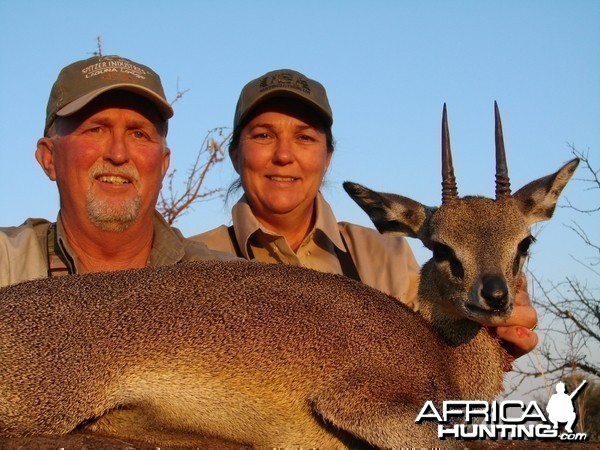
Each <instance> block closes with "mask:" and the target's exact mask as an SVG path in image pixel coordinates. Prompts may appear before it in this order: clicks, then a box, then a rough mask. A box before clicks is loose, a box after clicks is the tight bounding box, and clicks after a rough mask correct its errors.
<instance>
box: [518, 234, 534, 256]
mask: <svg viewBox="0 0 600 450" xmlns="http://www.w3.org/2000/svg"><path fill="white" fill-rule="evenodd" d="M534 241H535V238H534V237H533V236H527V237H526V238H525V239H523V240H522V241H521V242H519V245H518V246H517V252H518V253H519V254H520V255H522V256H527V252H528V251H529V247H530V246H531V244H533V242H534Z"/></svg>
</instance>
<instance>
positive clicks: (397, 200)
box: [344, 181, 429, 237]
mask: <svg viewBox="0 0 600 450" xmlns="http://www.w3.org/2000/svg"><path fill="white" fill-rule="evenodd" d="M344 189H345V190H346V192H347V193H348V195H349V196H350V197H351V198H352V200H354V201H355V202H356V203H358V206H360V207H361V208H362V209H363V210H364V211H365V212H366V213H367V214H368V215H369V217H370V218H371V220H372V221H373V223H374V224H375V227H376V228H377V230H379V232H380V233H399V234H401V235H403V236H410V237H419V234H420V231H421V229H422V228H423V225H424V224H425V222H426V220H427V217H428V216H429V208H427V207H425V206H423V205H422V204H421V203H419V202H416V201H414V200H411V199H410V198H406V197H402V196H401V195H395V194H385V193H381V192H375V191H372V190H370V189H367V188H366V187H364V186H361V185H360V184H357V183H352V182H350V181H346V182H345V183H344Z"/></svg>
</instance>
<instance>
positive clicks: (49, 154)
mask: <svg viewBox="0 0 600 450" xmlns="http://www.w3.org/2000/svg"><path fill="white" fill-rule="evenodd" d="M35 159H37V162H38V163H39V165H40V166H41V167H42V169H43V170H44V173H45V174H46V175H47V176H48V178H50V179H51V180H52V181H56V167H55V166H54V142H53V141H52V139H51V138H49V137H43V138H41V139H40V140H38V143H37V149H36V151H35Z"/></svg>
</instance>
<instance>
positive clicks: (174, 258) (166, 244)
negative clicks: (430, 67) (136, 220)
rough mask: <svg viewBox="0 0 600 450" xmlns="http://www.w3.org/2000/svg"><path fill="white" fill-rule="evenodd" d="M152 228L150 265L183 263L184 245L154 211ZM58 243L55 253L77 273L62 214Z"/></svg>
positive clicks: (58, 219) (74, 256)
mask: <svg viewBox="0 0 600 450" xmlns="http://www.w3.org/2000/svg"><path fill="white" fill-rule="evenodd" d="M152 226H153V228H154V238H153V241H152V251H151V252H150V258H149V261H148V265H149V266H158V265H164V264H173V263H177V262H179V261H181V259H182V258H183V256H184V255H185V248H184V246H183V243H182V241H181V239H180V238H179V237H178V236H177V234H176V233H175V231H174V229H173V228H172V227H171V226H169V224H167V222H166V221H165V219H164V218H163V217H162V216H161V215H160V213H159V212H158V211H154V217H153V218H152ZM56 242H57V243H58V249H55V252H57V253H58V251H59V252H60V253H61V254H62V256H64V258H61V259H63V262H65V264H66V265H67V267H68V269H69V273H77V272H78V270H77V266H78V262H79V261H78V258H77V254H76V253H75V252H74V251H73V249H72V248H71V246H70V245H69V241H68V239H67V238H66V235H65V229H64V227H63V224H62V220H61V217H60V214H59V215H58V218H57V219H56ZM57 250H58V251H57Z"/></svg>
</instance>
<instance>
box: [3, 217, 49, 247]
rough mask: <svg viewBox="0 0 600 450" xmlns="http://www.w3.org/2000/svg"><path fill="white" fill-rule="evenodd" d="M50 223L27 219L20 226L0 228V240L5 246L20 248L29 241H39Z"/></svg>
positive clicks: (42, 220) (46, 231)
mask: <svg viewBox="0 0 600 450" xmlns="http://www.w3.org/2000/svg"><path fill="white" fill-rule="evenodd" d="M51 224H52V223H51V222H50V221H48V220H46V219H38V218H29V219H27V220H26V221H25V222H23V223H22V224H21V225H16V226H9V227H0V239H1V240H2V242H3V243H4V244H5V245H8V243H10V244H11V245H12V246H15V247H20V246H22V245H24V244H25V243H26V242H27V241H28V240H30V239H41V238H43V237H44V236H46V235H47V234H48V227H49V226H50V225H51Z"/></svg>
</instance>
